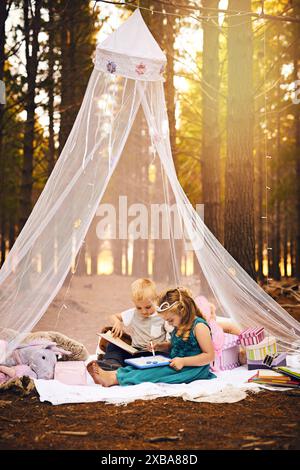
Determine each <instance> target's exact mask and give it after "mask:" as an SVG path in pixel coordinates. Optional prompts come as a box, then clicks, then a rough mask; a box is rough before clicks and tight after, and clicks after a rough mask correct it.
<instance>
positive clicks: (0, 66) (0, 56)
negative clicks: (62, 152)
mask: <svg viewBox="0 0 300 470" xmlns="http://www.w3.org/2000/svg"><path fill="white" fill-rule="evenodd" d="M6 19H7V2H6V1H5V0H3V1H2V2H0V80H3V78H4V64H5V60H6V57H5V50H4V45H5V21H6ZM3 115H4V105H3V104H0V230H1V231H0V238H1V258H0V266H1V265H2V264H3V263H4V261H5V228H4V227H5V215H4V210H5V206H4V205H5V200H4V195H5V187H4V184H5V178H4V175H5V156H4V152H3V135H2V134H3Z"/></svg>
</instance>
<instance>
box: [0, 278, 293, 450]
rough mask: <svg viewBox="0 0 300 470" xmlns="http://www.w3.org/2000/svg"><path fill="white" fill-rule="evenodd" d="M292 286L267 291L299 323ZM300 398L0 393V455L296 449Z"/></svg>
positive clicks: (284, 394) (269, 394)
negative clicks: (83, 399)
mask: <svg viewBox="0 0 300 470" xmlns="http://www.w3.org/2000/svg"><path fill="white" fill-rule="evenodd" d="M294 285H295V283H293V281H292V280H289V281H286V282H283V283H280V284H279V283H278V284H276V283H274V285H273V284H272V285H269V287H268V292H269V293H270V294H271V295H272V296H273V297H274V298H275V299H276V300H277V301H278V302H279V303H280V304H282V305H290V307H285V308H286V309H287V310H288V311H289V312H290V313H291V314H292V315H293V316H294V317H296V318H297V319H298V320H299V319H300V308H299V301H298V299H297V295H299V290H297V289H296V288H295V287H294ZM299 398H300V394H299V391H295V390H289V391H281V392H271V391H267V390H263V391H261V392H260V393H258V394H253V393H250V394H249V395H248V397H247V398H246V399H244V400H242V401H240V402H237V403H232V404H210V403H194V402H185V401H183V400H182V399H179V398H167V399H166V398H159V399H156V400H151V401H142V400H138V401H135V402H134V403H130V404H128V405H126V406H115V405H107V404H104V403H103V402H98V403H86V404H73V405H59V406H52V405H50V404H49V403H47V402H44V403H41V402H40V401H39V398H38V395H37V393H36V392H35V391H34V392H32V393H31V395H29V396H26V397H25V396H22V395H20V394H14V393H12V392H2V393H1V394H0V450H4V449H6V450H13V449H20V450H21V449H69V450H71V449H84V450H85V449H86V450H87V449H94V450H140V449H141V450H142V449H145V450H168V449H169V450H180V449H184V450H187V449H189V450H192V449H197V450H201V449H207V450H208V449H241V450H252V449H263V450H265V449H272V450H274V449H283V450H289V449H300V423H299V419H298V417H299V415H300V400H299Z"/></svg>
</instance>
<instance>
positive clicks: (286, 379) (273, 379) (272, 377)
mask: <svg viewBox="0 0 300 470" xmlns="http://www.w3.org/2000/svg"><path fill="white" fill-rule="evenodd" d="M279 369H280V372H277V371H278V370H279ZM283 369H285V370H284V371H283ZM287 371H288V372H289V374H288V373H287ZM297 376H298V377H297ZM248 382H254V383H259V384H264V385H272V386H275V387H288V388H300V373H299V372H297V371H293V370H292V369H287V368H286V367H278V368H276V371H275V370H265V369H262V370H259V371H258V372H257V373H256V374H255V375H254V376H253V377H251V378H250V379H249V380H248Z"/></svg>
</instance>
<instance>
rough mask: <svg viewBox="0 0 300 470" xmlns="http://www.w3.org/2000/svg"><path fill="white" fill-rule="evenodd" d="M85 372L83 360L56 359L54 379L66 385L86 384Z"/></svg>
mask: <svg viewBox="0 0 300 470" xmlns="http://www.w3.org/2000/svg"><path fill="white" fill-rule="evenodd" d="M86 374H87V372H86V365H85V363H84V361H58V362H57V363H56V365H55V370H54V379H55V380H58V381H59V382H62V383H64V384H67V385H86V383H87V375H86Z"/></svg>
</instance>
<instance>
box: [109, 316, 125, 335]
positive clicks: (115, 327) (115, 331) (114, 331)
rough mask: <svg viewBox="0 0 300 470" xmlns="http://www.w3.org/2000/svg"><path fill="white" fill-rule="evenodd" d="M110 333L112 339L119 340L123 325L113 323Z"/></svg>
mask: <svg viewBox="0 0 300 470" xmlns="http://www.w3.org/2000/svg"><path fill="white" fill-rule="evenodd" d="M111 333H112V335H113V337H114V338H121V336H122V334H123V323H122V322H121V321H120V320H116V321H115V323H114V325H113V327H112V330H111Z"/></svg>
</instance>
